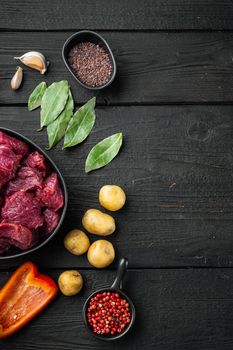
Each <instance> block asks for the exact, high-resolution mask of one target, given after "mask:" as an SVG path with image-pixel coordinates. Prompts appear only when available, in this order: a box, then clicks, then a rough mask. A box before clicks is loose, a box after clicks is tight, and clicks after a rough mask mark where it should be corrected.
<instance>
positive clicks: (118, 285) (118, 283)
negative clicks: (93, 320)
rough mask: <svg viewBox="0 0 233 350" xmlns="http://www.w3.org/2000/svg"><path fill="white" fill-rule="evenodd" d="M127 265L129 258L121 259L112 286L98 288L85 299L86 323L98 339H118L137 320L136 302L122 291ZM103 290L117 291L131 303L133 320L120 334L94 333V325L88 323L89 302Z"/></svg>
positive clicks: (84, 316) (126, 332)
mask: <svg viewBox="0 0 233 350" xmlns="http://www.w3.org/2000/svg"><path fill="white" fill-rule="evenodd" d="M127 267H128V259H127V258H122V259H120V261H119V264H118V269H117V275H116V278H115V280H114V282H113V284H112V285H111V287H109V288H103V289H99V290H96V291H95V292H94V293H92V294H91V295H90V296H89V297H88V298H87V300H86V301H85V304H84V306H83V318H84V323H85V325H86V328H87V330H88V332H90V333H91V334H92V335H93V336H94V337H95V338H97V339H100V340H104V341H113V340H118V339H120V338H122V337H124V336H125V335H126V334H128V332H129V331H130V329H131V328H132V327H133V324H134V321H135V316H136V311H135V307H134V304H133V302H132V300H131V299H130V298H129V297H128V295H126V294H125V293H124V292H123V291H122V280H123V277H124V274H125V272H126V270H127ZM103 292H116V293H119V294H120V296H121V297H122V298H124V299H125V300H126V301H127V303H128V304H129V308H130V312H131V320H130V323H129V324H128V325H127V326H126V327H125V329H124V330H123V331H122V332H121V333H119V334H114V335H110V334H108V335H101V334H97V333H94V332H93V329H92V327H91V326H90V325H89V323H88V320H87V310H88V307H89V303H90V301H91V299H92V298H93V297H95V296H96V295H97V294H100V293H103Z"/></svg>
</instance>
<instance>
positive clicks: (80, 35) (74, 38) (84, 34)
mask: <svg viewBox="0 0 233 350" xmlns="http://www.w3.org/2000/svg"><path fill="white" fill-rule="evenodd" d="M84 41H89V42H91V43H94V44H97V45H99V46H100V47H102V48H103V49H104V50H105V51H106V52H107V53H108V55H109V58H110V60H111V63H112V74H111V77H110V78H109V80H108V81H107V83H105V84H104V85H100V86H94V87H93V86H88V85H86V84H84V83H82V82H81V80H79V79H78V78H77V76H76V75H75V74H74V72H73V71H72V69H71V67H70V65H69V62H68V55H69V52H70V50H71V49H72V47H74V45H76V44H79V43H82V42H84ZM62 58H63V61H64V63H65V65H66V68H67V69H68V71H69V72H70V74H71V75H72V76H73V77H74V79H75V80H76V81H77V82H78V83H79V84H80V85H82V86H83V87H85V88H87V89H89V90H102V89H104V88H106V87H107V86H109V85H110V84H111V83H112V82H113V80H114V78H115V76H116V62H115V58H114V56H113V53H112V50H111V49H110V47H109V45H108V43H107V42H106V40H105V39H104V38H103V37H102V36H101V35H99V34H97V33H95V32H92V31H90V30H82V31H80V32H77V33H75V34H73V35H71V36H70V37H69V38H68V39H67V40H66V42H65V44H64V45H63V48H62Z"/></svg>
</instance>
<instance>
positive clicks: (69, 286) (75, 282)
mask: <svg viewBox="0 0 233 350" xmlns="http://www.w3.org/2000/svg"><path fill="white" fill-rule="evenodd" d="M58 286H59V288H60V291H61V292H62V293H63V294H64V295H66V296H68V297H70V296H73V295H76V294H78V293H79V292H80V291H81V289H82V287H83V278H82V275H81V274H80V272H79V271H77V270H68V271H64V272H62V273H61V274H60V276H59V278H58Z"/></svg>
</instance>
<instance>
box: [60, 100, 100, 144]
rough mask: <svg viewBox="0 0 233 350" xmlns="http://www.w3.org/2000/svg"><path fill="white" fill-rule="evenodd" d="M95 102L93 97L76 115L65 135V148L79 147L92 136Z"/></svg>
mask: <svg viewBox="0 0 233 350" xmlns="http://www.w3.org/2000/svg"><path fill="white" fill-rule="evenodd" d="M95 101H96V98H95V97H93V98H92V99H90V100H89V101H87V103H85V105H83V106H82V107H81V108H79V109H78V110H77V111H76V112H75V113H74V116H73V118H72V119H71V120H70V122H69V125H68V127H67V130H66V133H65V138H64V148H66V147H73V146H75V145H78V144H79V143H81V142H83V141H84V140H85V139H86V138H87V136H88V135H89V134H90V132H91V130H92V128H93V126H94V124H95V110H94V108H95Z"/></svg>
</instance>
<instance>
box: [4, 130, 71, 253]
mask: <svg viewBox="0 0 233 350" xmlns="http://www.w3.org/2000/svg"><path fill="white" fill-rule="evenodd" d="M0 131H3V132H5V133H6V134H8V135H9V136H12V137H15V138H17V139H19V140H22V141H24V142H25V143H27V144H28V145H29V147H30V150H31V151H38V152H40V153H41V154H43V156H44V157H45V159H46V161H47V163H48V165H49V166H50V168H51V169H52V170H53V171H54V172H56V173H57V175H58V178H59V182H60V186H61V189H62V192H63V197H64V205H63V208H62V209H61V210H62V211H61V216H60V220H59V223H58V225H57V227H56V228H55V230H54V231H53V232H52V233H51V234H50V235H49V236H48V237H43V238H42V239H41V240H40V241H39V243H38V244H37V245H36V246H34V247H32V248H29V249H27V250H20V249H19V248H15V247H11V248H10V250H9V252H7V253H5V254H2V255H0V260H5V259H11V258H18V257H20V256H23V255H27V254H29V253H32V252H34V251H35V250H37V249H39V248H41V247H43V246H44V245H45V244H46V243H48V242H49V241H50V239H52V237H54V236H55V234H56V233H57V232H58V230H59V229H60V227H61V225H62V223H63V220H64V218H65V214H66V210H67V204H68V192H67V188H66V184H65V181H64V179H63V176H62V174H61V172H60V170H59V169H58V168H57V166H56V164H55V163H54V162H53V161H52V159H51V158H50V157H49V156H48V155H47V154H46V153H45V152H44V151H43V150H42V149H41V148H40V147H39V146H37V145H36V144H35V143H34V142H32V141H31V140H29V139H28V138H27V137H25V136H23V135H21V134H19V133H18V132H16V131H13V130H10V129H7V128H3V127H0Z"/></svg>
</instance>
